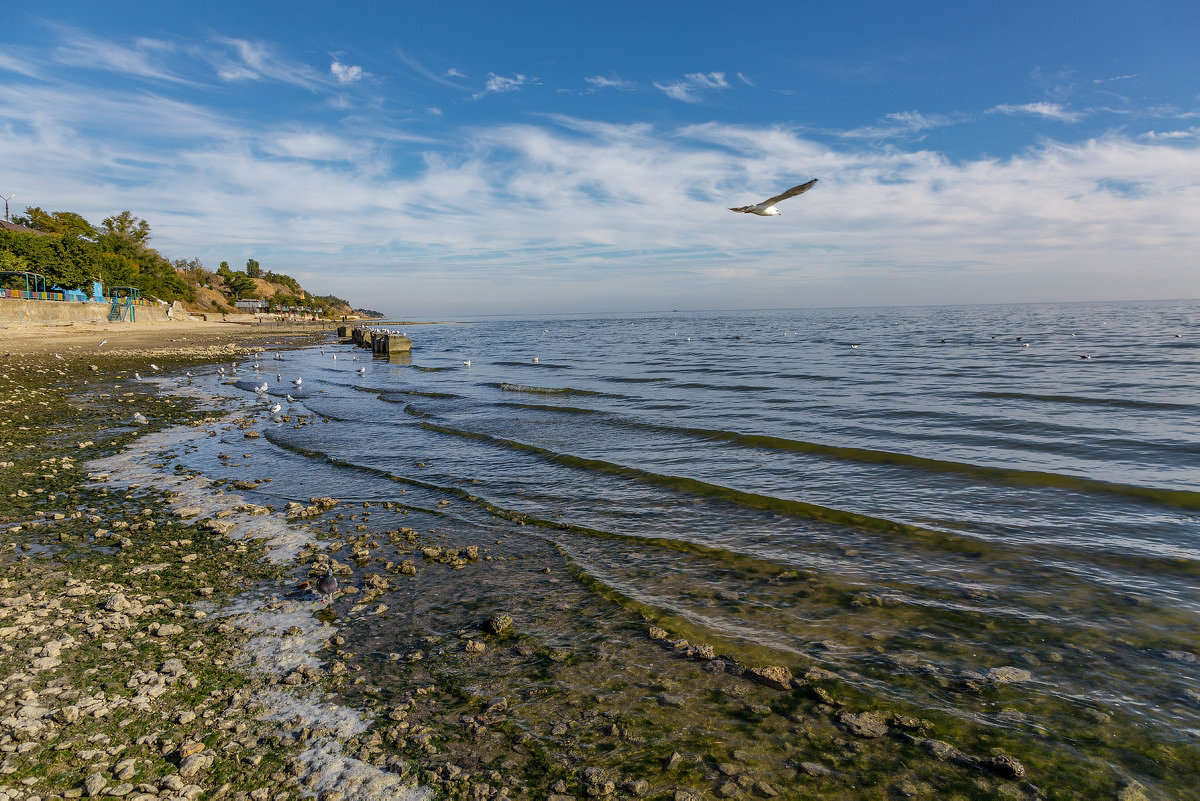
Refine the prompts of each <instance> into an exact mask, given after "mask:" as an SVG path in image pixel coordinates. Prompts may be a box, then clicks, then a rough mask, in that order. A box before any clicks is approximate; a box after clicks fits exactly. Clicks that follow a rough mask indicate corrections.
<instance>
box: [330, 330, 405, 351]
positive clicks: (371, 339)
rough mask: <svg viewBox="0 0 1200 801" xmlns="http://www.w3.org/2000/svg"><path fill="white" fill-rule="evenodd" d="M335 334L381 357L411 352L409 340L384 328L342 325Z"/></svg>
mask: <svg viewBox="0 0 1200 801" xmlns="http://www.w3.org/2000/svg"><path fill="white" fill-rule="evenodd" d="M337 333H338V336H339V337H341V338H342V339H347V340H349V341H351V342H353V343H354V344H355V345H357V346H358V347H360V348H368V349H370V351H371V353H375V354H379V355H381V356H390V355H392V354H394V353H408V352H409V351H411V350H412V340H411V339H409V338H408V337H406V336H405V335H404V334H399V333H397V332H395V331H389V330H387V329H386V328H357V327H356V328H351V327H350V326H347V325H343V326H340V327H339V328H338V330H337Z"/></svg>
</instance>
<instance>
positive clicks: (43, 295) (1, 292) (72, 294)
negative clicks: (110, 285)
mask: <svg viewBox="0 0 1200 801" xmlns="http://www.w3.org/2000/svg"><path fill="white" fill-rule="evenodd" d="M0 298H12V299H13V300H61V301H68V300H69V301H74V302H76V303H87V302H89V301H90V302H92V303H111V302H112V298H105V297H95V298H93V297H89V296H88V294H87V293H86V292H80V291H78V290H69V289H68V290H65V291H63V290H60V291H57V292H33V291H32V290H25V289H0ZM125 301H126V298H121V303H125ZM132 303H133V305H135V306H157V305H159V303H158V301H157V300H146V299H145V298H137V299H136V300H134V301H132Z"/></svg>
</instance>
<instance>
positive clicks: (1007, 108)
mask: <svg viewBox="0 0 1200 801" xmlns="http://www.w3.org/2000/svg"><path fill="white" fill-rule="evenodd" d="M986 113H988V114H997V113H999V114H1008V115H1009V116H1015V115H1018V114H1030V115H1032V116H1035V117H1044V118H1046V119H1049V120H1058V121H1059V122H1079V121H1080V120H1081V119H1083V116H1084V115H1083V113H1082V112H1079V111H1069V110H1068V109H1066V108H1064V107H1063V106H1062V105H1061V104H1059V103H1048V102H1045V101H1043V102H1039V103H1024V104H1021V105H1012V104H1007V103H1006V104H1004V105H999V106H993V107H992V108H990V109H988V110H987V112H986Z"/></svg>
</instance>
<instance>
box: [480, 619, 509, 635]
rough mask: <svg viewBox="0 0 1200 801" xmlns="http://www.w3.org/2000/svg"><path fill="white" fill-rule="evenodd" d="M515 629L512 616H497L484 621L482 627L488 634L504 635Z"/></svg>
mask: <svg viewBox="0 0 1200 801" xmlns="http://www.w3.org/2000/svg"><path fill="white" fill-rule="evenodd" d="M512 627H513V619H512V616H511V615H495V616H493V617H489V618H488V619H487V620H485V621H483V625H482V626H480V628H482V629H483V630H484V631H486V632H487V633H488V634H503V633H505V632H506V631H509V630H510V629H511V628H512Z"/></svg>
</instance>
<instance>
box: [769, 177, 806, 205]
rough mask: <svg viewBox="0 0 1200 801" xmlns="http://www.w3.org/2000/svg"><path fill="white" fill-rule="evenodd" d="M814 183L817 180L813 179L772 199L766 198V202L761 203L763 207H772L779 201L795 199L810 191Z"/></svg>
mask: <svg viewBox="0 0 1200 801" xmlns="http://www.w3.org/2000/svg"><path fill="white" fill-rule="evenodd" d="M816 183H817V179H816V178H813V179H812V180H811V181H809V182H808V183H804V184H800V185H799V186H793V187H792V188H791V189H789V190H788V191H786V192H784V193H783V194H782V195H776V196H775V197H773V198H768V199H767V200H765V201H763V205H766V206H774V205H775V204H776V203H778V202H779V201H781V200H787V199H788V198H789V197H795V196H796V195H803V194H804V193H805V192H807V191H808V190H810V189H812V188H813V185H815V184H816Z"/></svg>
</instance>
